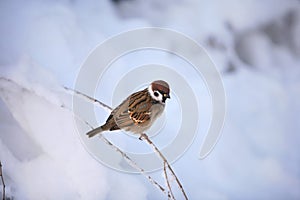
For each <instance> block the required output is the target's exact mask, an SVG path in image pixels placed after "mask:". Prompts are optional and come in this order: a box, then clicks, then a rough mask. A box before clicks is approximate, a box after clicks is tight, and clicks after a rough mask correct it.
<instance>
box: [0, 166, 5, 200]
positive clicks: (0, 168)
mask: <svg viewBox="0 0 300 200" xmlns="http://www.w3.org/2000/svg"><path fill="white" fill-rule="evenodd" d="M0 176H1V181H2V199H3V200H5V182H4V178H3V172H2V163H1V161H0Z"/></svg>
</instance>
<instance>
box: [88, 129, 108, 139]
mask: <svg viewBox="0 0 300 200" xmlns="http://www.w3.org/2000/svg"><path fill="white" fill-rule="evenodd" d="M102 131H104V130H103V129H102V126H99V127H98V128H95V129H93V130H91V131H89V132H87V134H86V135H87V136H88V137H89V138H90V137H93V136H95V135H97V134H98V133H101V132H102Z"/></svg>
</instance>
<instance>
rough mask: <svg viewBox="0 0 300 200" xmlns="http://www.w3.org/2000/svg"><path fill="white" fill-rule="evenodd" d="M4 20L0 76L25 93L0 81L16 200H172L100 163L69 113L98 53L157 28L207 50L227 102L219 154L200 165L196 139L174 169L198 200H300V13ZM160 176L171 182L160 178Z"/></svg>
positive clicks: (113, 6)
mask: <svg viewBox="0 0 300 200" xmlns="http://www.w3.org/2000/svg"><path fill="white" fill-rule="evenodd" d="M0 19H1V20H0V27H1V28H0V30H1V39H0V52H1V54H0V76H1V77H6V78H10V79H13V80H15V82H17V83H18V84H14V83H11V82H7V81H4V80H3V79H0V97H1V98H0V110H1V112H0V113H1V115H0V119H1V120H0V159H1V162H2V164H3V171H4V178H5V180H6V184H7V194H8V196H9V197H14V198H15V199H111V200H116V199H124V197H126V199H162V198H164V196H163V195H162V194H161V193H160V192H159V191H158V190H156V188H154V187H153V186H152V185H150V184H149V183H148V182H147V180H146V179H145V178H144V177H142V176H140V175H132V174H126V173H120V172H118V171H115V170H112V169H110V168H108V167H106V166H104V165H102V164H101V163H98V162H97V161H96V160H94V159H93V158H92V157H91V156H90V154H89V153H88V152H87V151H86V149H85V148H84V147H83V145H82V143H81V142H80V139H79V137H78V136H77V133H76V130H75V125H74V121H73V117H72V112H70V111H69V110H66V109H63V108H62V107H61V105H65V106H66V107H71V96H70V95H68V94H66V93H64V92H63V90H62V89H61V85H66V86H69V87H72V86H73V84H74V81H75V79H76V75H77V73H78V71H79V69H80V66H81V64H82V62H83V61H84V59H85V58H86V57H87V56H88V54H89V52H90V51H92V50H93V48H95V46H96V45H98V44H99V43H101V42H103V41H104V40H105V39H107V38H109V37H111V36H113V35H115V34H118V33H120V32H122V31H127V30H131V29H133V28H139V27H149V26H158V27H166V28H171V29H174V30H177V31H180V32H182V33H184V34H186V35H188V36H190V37H192V38H193V39H194V40H196V41H197V42H198V43H199V44H201V45H202V46H204V47H205V49H206V50H207V52H208V54H209V55H210V56H211V58H212V60H213V61H214V62H215V64H216V65H217V67H218V69H219V70H220V72H221V74H222V78H223V81H224V87H225V90H226V95H227V114H226V122H225V126H224V130H223V135H222V137H221V139H220V140H219V142H218V144H217V145H216V147H215V149H214V150H213V151H212V153H211V154H210V155H209V156H208V157H207V158H205V159H204V160H199V159H198V155H199V147H200V145H201V144H202V141H203V135H199V136H197V138H196V139H195V142H194V143H193V145H192V146H191V147H190V148H189V150H188V151H187V152H186V153H185V154H184V155H183V156H182V157H181V158H180V159H179V160H178V161H177V162H175V163H174V164H173V166H174V169H175V171H176V172H177V174H178V177H179V178H180V180H182V183H183V185H184V187H185V190H186V192H187V193H188V196H189V197H190V199H291V200H292V199H300V189H299V188H300V155H299V153H298V151H299V145H300V134H299V132H300V123H299V113H300V103H299V102H300V101H299V98H300V89H299V88H300V39H299V35H300V4H299V1H296V0H295V1H293V0H272V1H271V0H267V1H259V0H246V1H243V3H240V2H239V1H234V0H230V1H226V3H224V1H223V2H217V1H207V2H204V1H196V0H186V1H183V0H176V1H170V0H166V1H160V0H152V1H142V0H132V1H129V0H128V1H119V2H118V3H113V2H111V1H96V0H95V1H93V0H89V1H77V0H73V1H72V0H62V1H50V0H49V1H34V0H29V1H26V2H25V1H24V2H23V1H17V0H12V1H8V0H7V1H5V0H4V1H1V2H0ZM120 45H122V44H120ZM136 59H137V60H138V61H140V62H143V61H144V60H143V58H142V57H140V56H137V57H136ZM122 62H123V63H121V64H123V65H125V66H126V65H129V64H132V63H130V62H129V61H128V60H126V59H125V60H123V61H122ZM208 115H210V114H208ZM103 118H104V117H103ZM168 120H171V119H168ZM116 136H117V135H116ZM152 175H153V176H154V177H156V178H158V179H159V180H162V178H161V172H155V173H153V174H152ZM177 195H180V194H179V193H178V194H177Z"/></svg>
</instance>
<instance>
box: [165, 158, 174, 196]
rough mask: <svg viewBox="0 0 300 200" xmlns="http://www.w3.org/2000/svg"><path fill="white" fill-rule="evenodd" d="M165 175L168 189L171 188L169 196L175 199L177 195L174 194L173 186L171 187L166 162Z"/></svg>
mask: <svg viewBox="0 0 300 200" xmlns="http://www.w3.org/2000/svg"><path fill="white" fill-rule="evenodd" d="M163 171H164V175H165V179H166V184H167V186H168V189H169V192H168V197H169V199H174V200H175V196H174V194H173V191H172V187H171V184H170V181H169V177H168V172H167V166H166V163H165V162H164V169H163Z"/></svg>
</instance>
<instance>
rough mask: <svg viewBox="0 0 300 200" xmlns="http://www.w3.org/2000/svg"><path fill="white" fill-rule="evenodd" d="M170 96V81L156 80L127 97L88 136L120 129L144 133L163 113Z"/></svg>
mask: <svg viewBox="0 0 300 200" xmlns="http://www.w3.org/2000/svg"><path fill="white" fill-rule="evenodd" d="M168 98H169V99H170V87H169V85H168V83H167V82H165V81H162V80H157V81H154V82H152V83H151V84H150V85H149V86H148V87H147V88H145V89H144V90H141V91H138V92H135V93H133V94H131V95H130V96H129V97H127V98H126V99H125V100H124V101H123V102H122V103H121V104H120V105H119V106H117V107H116V108H115V109H114V110H113V111H112V112H111V113H110V115H109V117H108V118H107V120H106V122H105V124H103V125H102V126H100V127H98V128H95V129H93V130H91V131H89V132H88V133H87V136H88V137H93V136H95V135H97V134H99V133H102V132H103V131H115V130H120V129H121V130H125V131H129V132H132V133H134V134H142V133H143V132H144V131H146V130H147V129H149V128H150V127H151V126H152V124H153V123H154V122H155V120H156V119H157V118H158V117H159V116H160V115H161V114H162V113H163V111H164V108H165V103H166V100H167V99H168Z"/></svg>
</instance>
